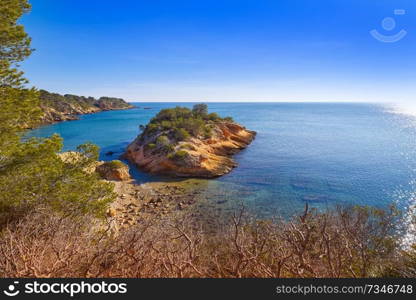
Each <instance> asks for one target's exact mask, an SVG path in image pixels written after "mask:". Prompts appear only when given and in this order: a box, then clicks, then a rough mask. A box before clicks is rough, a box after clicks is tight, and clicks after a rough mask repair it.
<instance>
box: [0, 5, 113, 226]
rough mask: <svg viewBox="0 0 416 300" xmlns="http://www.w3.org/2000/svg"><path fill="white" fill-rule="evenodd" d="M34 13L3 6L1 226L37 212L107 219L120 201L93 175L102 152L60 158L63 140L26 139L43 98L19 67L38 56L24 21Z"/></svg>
mask: <svg viewBox="0 0 416 300" xmlns="http://www.w3.org/2000/svg"><path fill="white" fill-rule="evenodd" d="M29 9H30V6H29V4H28V3H27V1H26V0H1V2H0V16H1V17H0V222H3V221H6V220H7V219H10V218H16V217H17V216H18V215H19V214H20V213H25V212H26V211H28V210H30V209H33V208H34V207H37V206H48V207H51V208H53V209H55V210H56V211H57V212H59V213H61V214H64V215H69V216H77V215H83V214H90V215H94V216H102V215H103V214H104V211H105V210H106V207H107V204H108V203H109V202H110V201H112V200H113V199H114V198H115V195H114V193H113V186H112V185H111V184H108V183H105V182H103V181H101V180H100V179H99V177H98V175H96V174H95V173H93V172H88V171H87V170H88V168H91V165H92V164H93V162H94V161H95V160H96V159H97V158H98V147H97V146H95V145H92V144H85V145H81V146H79V147H78V149H77V152H70V153H65V154H59V152H60V151H61V150H62V139H61V138H60V137H59V136H58V135H54V136H52V137H50V138H44V139H40V138H32V139H23V138H22V133H23V130H24V129H25V128H29V127H31V126H34V125H36V124H37V123H38V122H39V119H40V116H41V110H40V103H39V93H38V92H37V91H36V90H35V89H33V88H27V87H26V86H25V84H27V80H26V79H25V78H23V73H22V72H21V71H18V70H17V69H16V68H17V63H18V62H20V61H22V60H24V59H25V58H26V57H27V56H28V55H29V54H30V53H31V51H32V49H31V48H30V38H29V37H28V35H27V34H26V33H25V31H24V28H23V26H22V25H18V24H17V21H18V19H19V18H20V17H21V16H22V15H23V14H24V13H26V12H28V11H29Z"/></svg>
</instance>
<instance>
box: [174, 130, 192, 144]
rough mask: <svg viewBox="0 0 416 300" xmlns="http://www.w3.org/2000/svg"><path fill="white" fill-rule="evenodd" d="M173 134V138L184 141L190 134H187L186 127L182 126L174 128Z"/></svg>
mask: <svg viewBox="0 0 416 300" xmlns="http://www.w3.org/2000/svg"><path fill="white" fill-rule="evenodd" d="M174 135H175V139H176V140H177V141H186V140H187V139H189V138H190V136H191V135H190V134H189V132H188V131H186V129H184V128H176V129H175V132H174Z"/></svg>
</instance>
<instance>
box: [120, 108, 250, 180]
mask: <svg viewBox="0 0 416 300" xmlns="http://www.w3.org/2000/svg"><path fill="white" fill-rule="evenodd" d="M140 127H141V130H142V133H141V134H140V135H139V136H138V137H137V138H136V139H135V140H134V141H133V142H132V143H131V144H130V145H129V146H128V147H127V151H126V153H125V155H124V157H125V158H126V159H128V160H129V161H131V162H133V163H134V164H136V165H137V166H138V167H140V168H141V169H142V170H144V171H146V172H150V173H152V174H159V175H170V176H175V177H200V178H214V177H218V176H222V175H224V174H227V173H229V172H230V171H231V170H232V169H233V168H234V167H236V166H237V164H236V162H235V161H234V160H233V159H232V158H231V156H232V155H233V154H235V153H237V152H238V151H240V150H242V149H244V148H246V147H247V146H248V145H249V144H250V143H251V142H252V141H253V139H254V138H255V136H256V132H254V131H251V130H247V129H246V128H245V127H243V126H241V125H239V124H237V123H235V122H234V121H233V119H232V118H230V117H225V118H222V117H220V116H219V115H218V114H217V113H208V107H207V105H206V104H197V105H194V107H193V109H192V110H191V109H189V108H185V107H175V108H172V109H163V110H161V111H160V112H159V113H158V114H157V115H156V116H155V117H154V118H152V119H151V120H150V122H149V124H147V125H146V126H142V125H141V126H140Z"/></svg>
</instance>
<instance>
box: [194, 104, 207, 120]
mask: <svg viewBox="0 0 416 300" xmlns="http://www.w3.org/2000/svg"><path fill="white" fill-rule="evenodd" d="M192 113H193V114H194V116H196V117H202V118H203V117H205V116H206V115H207V114H208V105H206V104H204V103H201V104H195V105H194V107H193V108H192Z"/></svg>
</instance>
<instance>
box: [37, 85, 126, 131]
mask: <svg viewBox="0 0 416 300" xmlns="http://www.w3.org/2000/svg"><path fill="white" fill-rule="evenodd" d="M40 106H41V109H42V111H43V115H42V118H41V123H42V124H52V123H56V122H61V121H69V120H77V119H78V118H79V115H84V114H91V113H96V112H101V111H107V110H121V109H130V108H133V106H132V105H131V104H129V103H127V102H126V101H124V100H123V99H120V98H110V97H101V98H99V99H95V98H93V97H83V96H76V95H68V94H67V95H60V94H57V93H49V92H48V91H45V90H40Z"/></svg>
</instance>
